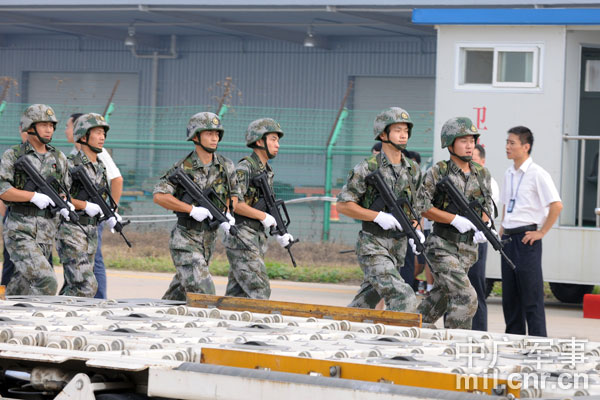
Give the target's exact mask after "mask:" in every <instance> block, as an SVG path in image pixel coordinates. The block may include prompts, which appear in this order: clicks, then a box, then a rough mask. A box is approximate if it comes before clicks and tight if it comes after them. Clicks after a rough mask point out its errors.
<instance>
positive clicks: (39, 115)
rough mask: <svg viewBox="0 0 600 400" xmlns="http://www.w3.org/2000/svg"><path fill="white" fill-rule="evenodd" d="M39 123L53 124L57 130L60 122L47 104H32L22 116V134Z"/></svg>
mask: <svg viewBox="0 0 600 400" xmlns="http://www.w3.org/2000/svg"><path fill="white" fill-rule="evenodd" d="M37 122H52V123H53V124H54V128H56V124H57V123H58V120H57V119H56V115H55V114H54V110H53V109H52V107H50V106H47V105H45V104H32V105H30V106H29V107H27V108H26V109H25V111H24V112H23V115H22V116H21V132H26V131H27V130H29V128H31V126H32V125H33V124H35V123H37Z"/></svg>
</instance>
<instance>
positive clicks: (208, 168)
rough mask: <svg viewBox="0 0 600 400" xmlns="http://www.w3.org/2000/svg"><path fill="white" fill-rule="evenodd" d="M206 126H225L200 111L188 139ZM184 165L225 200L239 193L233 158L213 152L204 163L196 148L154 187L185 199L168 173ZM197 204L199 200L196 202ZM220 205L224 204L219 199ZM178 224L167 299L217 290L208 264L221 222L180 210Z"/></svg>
mask: <svg viewBox="0 0 600 400" xmlns="http://www.w3.org/2000/svg"><path fill="white" fill-rule="evenodd" d="M198 126H201V127H204V129H202V130H220V132H222V130H223V128H222V126H221V123H220V121H219V119H218V117H217V116H216V115H215V114H212V113H198V114H196V115H194V116H193V117H192V119H191V120H190V124H189V125H188V140H191V138H192V137H193V136H194V134H195V133H196V132H198V131H199V128H198ZM179 166H180V167H181V168H183V169H184V171H185V172H186V173H187V174H188V175H190V177H191V178H192V179H193V180H194V182H195V183H196V184H197V185H198V186H199V187H200V189H206V188H209V187H212V188H213V189H214V190H215V191H216V192H217V194H218V195H219V197H220V198H221V200H222V201H223V202H225V203H226V202H227V201H228V200H229V198H230V196H232V195H236V196H237V191H236V190H237V180H236V176H235V166H234V164H233V162H232V161H231V160H229V159H228V158H225V157H223V156H221V155H219V154H216V153H215V154H214V155H213V161H212V162H211V163H210V164H207V165H204V164H203V163H202V161H201V160H200V158H199V157H198V154H197V153H196V152H195V151H193V152H191V153H190V154H189V155H188V156H186V157H185V158H184V159H183V160H181V161H179V162H178V163H176V164H175V165H174V166H173V167H172V168H171V169H170V170H169V171H167V172H166V173H165V174H164V175H163V176H162V177H161V178H160V180H159V182H158V184H157V185H156V186H155V187H154V193H155V194H156V193H166V194H171V195H173V196H175V197H176V198H178V199H180V200H181V199H182V198H183V196H184V193H183V189H182V188H181V187H179V186H177V187H176V186H174V185H173V184H172V183H171V182H170V181H169V180H168V177H169V175H171V173H172V172H173V171H174V170H175V169H176V168H177V167H179ZM193 205H197V204H193ZM215 205H217V206H218V207H219V208H222V207H221V205H220V204H217V203H215ZM177 215H178V220H177V224H176V225H175V227H174V228H173V230H172V231H171V238H170V240H169V250H170V251H171V258H172V259H173V263H174V264H175V267H176V269H177V272H176V274H175V276H174V277H173V280H172V281H171V284H170V285H169V288H168V289H167V292H166V293H165V294H164V295H163V299H167V300H185V299H186V297H185V294H186V292H192V293H206V294H215V285H214V283H213V281H212V278H211V276H210V272H209V270H208V265H209V263H210V258H211V256H212V252H213V250H214V244H215V239H216V237H217V227H218V225H217V226H215V227H214V228H212V227H209V224H208V222H207V220H208V219H206V220H204V221H202V222H198V221H196V220H194V219H193V218H191V217H190V216H189V215H188V214H186V213H177Z"/></svg>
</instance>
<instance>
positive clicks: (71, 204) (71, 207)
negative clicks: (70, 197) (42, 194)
mask: <svg viewBox="0 0 600 400" xmlns="http://www.w3.org/2000/svg"><path fill="white" fill-rule="evenodd" d="M67 205H68V206H69V208H70V209H71V211H75V206H74V205H73V203H71V202H70V201H67Z"/></svg>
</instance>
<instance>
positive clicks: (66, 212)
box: [58, 208, 71, 221]
mask: <svg viewBox="0 0 600 400" xmlns="http://www.w3.org/2000/svg"><path fill="white" fill-rule="evenodd" d="M58 213H59V214H60V215H62V217H63V218H64V220H65V221H70V220H71V218H69V210H67V209H66V208H61V209H60V210H58Z"/></svg>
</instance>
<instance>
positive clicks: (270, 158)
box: [254, 144, 277, 160]
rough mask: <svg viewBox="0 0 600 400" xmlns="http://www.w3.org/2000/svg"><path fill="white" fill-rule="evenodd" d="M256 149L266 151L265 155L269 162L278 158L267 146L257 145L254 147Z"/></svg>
mask: <svg viewBox="0 0 600 400" xmlns="http://www.w3.org/2000/svg"><path fill="white" fill-rule="evenodd" d="M254 148H255V149H260V150H264V151H265V153H267V158H268V159H269V160H272V159H274V158H275V157H277V156H276V155H275V154H271V152H270V151H269V146H266V145H265V146H259V145H257V144H255V145H254Z"/></svg>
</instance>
